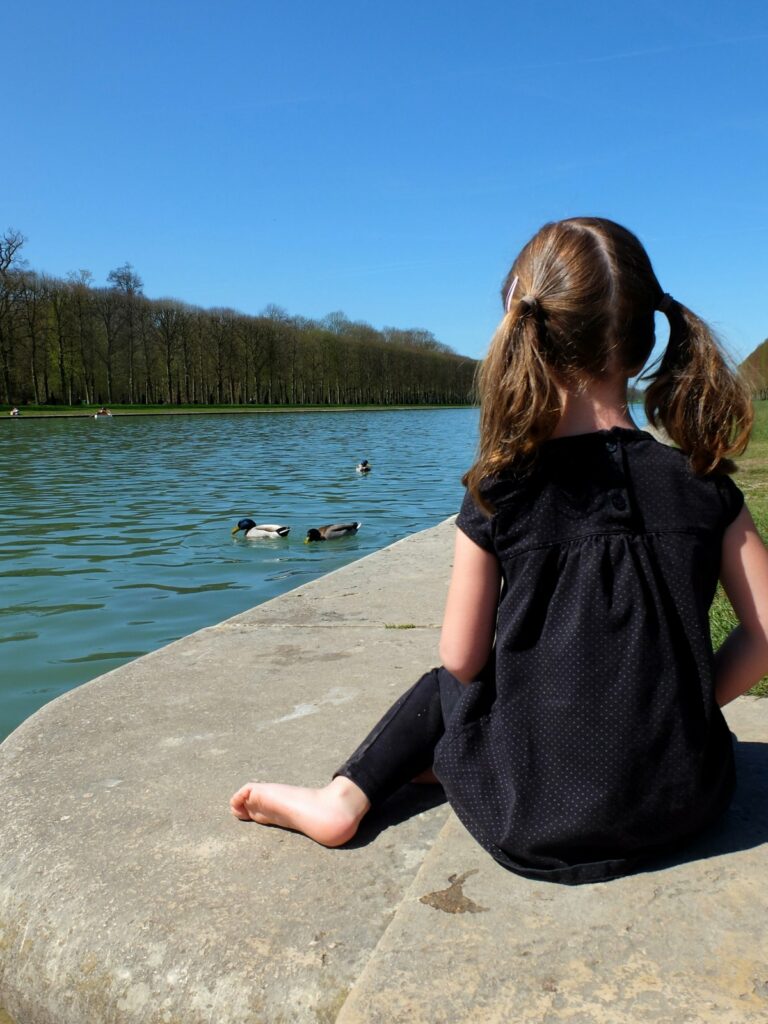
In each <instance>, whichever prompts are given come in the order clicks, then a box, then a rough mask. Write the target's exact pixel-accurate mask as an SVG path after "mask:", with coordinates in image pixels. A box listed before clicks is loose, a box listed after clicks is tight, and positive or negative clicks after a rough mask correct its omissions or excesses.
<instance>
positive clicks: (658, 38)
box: [0, 0, 768, 358]
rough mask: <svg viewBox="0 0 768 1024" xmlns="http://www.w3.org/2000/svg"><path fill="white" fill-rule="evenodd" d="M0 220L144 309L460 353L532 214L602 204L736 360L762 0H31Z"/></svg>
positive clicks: (22, 27)
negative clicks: (367, 333)
mask: <svg viewBox="0 0 768 1024" xmlns="http://www.w3.org/2000/svg"><path fill="white" fill-rule="evenodd" d="M0 37H2V38H3V79H4V83H5V89H4V91H5V103H4V116H3V119H2V137H3V141H4V143H5V145H4V146H3V149H4V154H3V157H2V161H0V185H1V186H2V187H0V230H1V229H3V228H5V227H8V226H12V227H14V228H17V229H19V230H21V231H22V232H23V233H24V234H25V235H26V236H27V238H28V243H27V245H26V246H25V254H26V256H27V258H28V260H29V262H30V264H31V265H32V266H33V267H34V268H36V269H39V270H44V271H47V272H49V273H52V274H56V275H62V276H63V275H64V274H66V273H67V272H68V271H70V270H76V269H79V268H88V269H90V270H91V271H92V272H93V274H94V275H95V278H96V280H97V282H98V283H104V281H105V278H106V275H107V273H108V272H109V270H110V269H112V268H113V267H116V266H118V265H120V264H122V263H124V262H126V261H129V262H131V263H132V264H133V265H134V266H135V267H136V269H137V270H138V272H139V273H140V275H141V276H142V278H143V280H144V283H145V292H146V294H147V295H150V296H152V297H159V296H168V295H169V296H174V297H176V298H180V299H184V300H186V301H188V302H191V303H195V304H198V305H202V306H231V307H234V308H236V309H240V310H243V311H245V312H251V313H256V312H259V311H260V310H261V309H263V308H264V307H265V306H266V305H267V304H270V303H276V304H278V305H280V306H283V307H285V308H286V309H288V310H289V312H291V313H295V314H301V315H304V316H310V317H322V316H323V315H325V314H326V313H328V312H330V311H333V310H343V311H344V312H345V313H346V314H347V315H348V316H349V317H350V318H352V319H362V320H366V321H368V322H369V323H372V324H373V325H374V326H376V327H381V326H384V325H392V326H396V327H423V328H427V329H428V330H431V331H433V332H434V334H435V335H436V336H437V337H438V338H440V339H441V340H442V341H444V342H446V343H447V344H449V345H451V346H452V347H454V348H455V349H456V350H457V351H459V352H462V353H465V354H468V355H472V356H480V355H482V353H483V352H484V350H485V347H486V346H487V342H488V339H489V337H490V335H491V333H492V330H493V327H494V325H495V323H496V322H497V320H498V317H499V315H500V309H501V306H500V300H499V296H498V289H499V285H500V282H501V280H502V279H503V277H504V275H505V273H506V270H507V268H508V266H509V263H510V262H511V260H512V258H513V257H514V255H515V253H516V252H517V250H518V249H519V248H520V246H521V245H522V244H523V243H524V242H525V241H526V240H527V238H528V237H529V236H530V235H531V234H532V233H533V232H534V231H535V230H536V229H537V228H538V227H539V226H540V225H541V224H542V223H543V222H545V221H547V220H552V219H557V218H560V217H565V216H570V215H581V214H594V215H600V216H608V217H612V218H614V219H616V220H619V221H621V222H622V223H625V224H626V225H627V226H628V227H630V228H631V229H632V230H634V231H635V232H636V233H637V234H639V235H640V237H641V239H642V240H643V241H644V242H645V244H646V246H647V248H648V250H649V252H650V255H651V258H652V260H653V262H654V265H655V267H656V270H657V273H658V276H659V278H660V280H661V283H662V286H663V287H664V288H665V289H667V290H668V291H669V292H671V293H672V294H674V295H675V296H676V297H678V298H679V299H681V300H682V301H684V302H685V303H686V304H687V305H689V306H691V308H693V309H694V310H696V312H698V313H700V314H701V315H702V316H704V317H705V318H707V319H708V320H710V322H711V323H713V324H714V326H715V327H716V328H717V329H718V330H719V332H720V333H721V335H722V336H723V337H724V338H725V340H726V343H727V344H728V346H729V347H730V349H731V351H732V352H733V353H734V355H736V356H737V357H738V358H743V357H744V356H745V355H747V354H748V353H749V352H750V351H751V350H752V349H753V348H754V347H755V346H756V345H757V344H758V343H759V342H761V341H762V340H763V339H764V338H765V337H766V335H768V308H767V306H768V304H766V301H765V297H764V296H765V290H766V283H765V279H766V264H767V262H768V260H767V256H766V246H767V245H768V188H767V186H768V95H767V89H766V86H767V85H768V59H766V55H767V54H768V6H767V5H766V4H765V3H764V2H762V3H758V2H751V3H741V2H738V0H736V2H732V3H730V4H728V5H721V4H714V3H701V2H699V3H693V2H692V0H679V2H676V3H669V2H666V3H660V2H657V0H646V2H644V3H643V4H637V3H628V2H623V0H617V2H614V3H612V4H608V3H606V2H605V0H601V2H594V0H586V2H581V0H579V2H577V3H573V2H572V0H570V2H561V0H555V2H542V3H540V4H530V5H526V6H525V7H523V6H521V5H518V4H511V3H502V2H497V0H474V2H472V3H458V2H451V0H441V2H439V3H438V2H436V0H409V2H408V3H403V2H400V0H395V2H390V3H389V4H387V5H386V6H382V5H380V4H373V3H369V2H365V0H362V2H361V0H357V2H355V3H352V2H349V0H342V2H329V3H325V4H319V3H317V0H315V2H307V0H301V2H284V3H282V4H276V3H272V4H268V3H266V2H263V0H219V2H218V3H213V2H206V3H203V2H201V0H184V2H183V3H182V2H180V0H162V2H158V0H152V2H150V0H134V2H133V3H131V4H127V5H111V4H105V3H104V2H103V0H101V2H99V3H96V2H93V0H75V2H74V3H71V4H63V3H61V0H57V2H55V3H54V2H52V0H30V3H28V4H24V5H22V4H18V3H16V4H5V5H3V8H2V10H1V11H0Z"/></svg>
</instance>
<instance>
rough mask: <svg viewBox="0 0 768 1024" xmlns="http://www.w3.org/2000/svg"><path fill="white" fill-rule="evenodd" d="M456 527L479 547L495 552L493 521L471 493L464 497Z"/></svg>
mask: <svg viewBox="0 0 768 1024" xmlns="http://www.w3.org/2000/svg"><path fill="white" fill-rule="evenodd" d="M456 525H457V526H458V528H459V529H460V530H461V532H462V533H465V534H466V535H467V537H469V539H470V540H473V541H474V542H475V544H477V545H478V546H479V547H481V548H484V549H485V550H486V551H493V552H495V550H496V549H495V547H494V543H493V520H492V518H491V517H489V516H488V514H487V513H486V512H483V510H482V509H481V508H479V507H478V506H477V504H476V503H475V501H474V499H473V497H472V495H471V494H470V493H469V491H467V493H466V494H465V495H464V501H463V502H462V503H461V510H460V512H459V514H458V516H457V517H456Z"/></svg>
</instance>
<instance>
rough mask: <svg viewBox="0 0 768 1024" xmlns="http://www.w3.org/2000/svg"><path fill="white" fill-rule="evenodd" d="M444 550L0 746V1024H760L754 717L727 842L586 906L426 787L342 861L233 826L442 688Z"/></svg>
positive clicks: (740, 727) (340, 580)
mask: <svg viewBox="0 0 768 1024" xmlns="http://www.w3.org/2000/svg"><path fill="white" fill-rule="evenodd" d="M452 532H453V529H452V526H451V525H450V523H445V524H442V525H441V526H439V527H436V528H435V529H434V530H429V531H425V532H424V533H421V534H417V535H416V536H414V537H411V538H408V539H407V540H405V541H402V542H400V543H398V544H396V545H393V546H392V547H390V548H387V549H385V550H384V551H381V552H377V553H376V554H374V555H371V556H369V557H368V558H366V559H363V560H361V561H360V562H356V563H354V564H353V565H350V566H347V567H345V568H344V569H342V570H339V571H338V572H337V573H333V574H331V575H330V576H327V577H324V578H323V579H322V580H318V581H315V582H314V583H310V584H307V585H305V586H304V587H301V588H300V589H299V590H296V591H294V592H292V593H290V594H287V595H284V596H283V597H281V598H277V599H276V600H274V601H271V602H269V603H267V604H265V605H261V606H260V607H258V608H254V609H252V610H250V611H248V612H246V613H244V614H242V615H239V616H237V617H235V618H233V619H230V620H228V621H226V622H224V623H221V624H220V625H218V626H215V627H212V628H210V629H207V630H203V631H201V632H199V633H196V634H193V635H192V636H190V637H186V638H185V639H183V640H180V641H179V642H177V643H175V644H173V645H171V646H169V647H167V648H165V649H163V650H161V651H157V652H155V653H154V654H151V655H148V656H147V657H145V658H141V659H139V660H138V661H135V662H132V663H131V664H129V665H126V666H123V668H121V669H118V670H117V671H115V672H112V673H110V674H109V675H107V676H103V677H101V678H100V679H98V680H95V681H94V682H92V683H89V684H87V685H86V686H84V687H80V688H79V689H78V690H75V691H73V692H72V693H70V694H67V695H65V696H64V697H62V698H60V699H59V700H57V701H55V702H53V703H52V704H50V705H48V706H47V707H45V708H43V709H42V710H41V711H40V712H38V713H37V714H36V715H35V716H33V717H32V718H31V719H29V720H28V721H27V722H26V723H24V725H22V726H21V728H20V729H18V730H17V731H16V732H15V733H14V734H13V735H12V736H11V737H9V739H8V740H7V741H6V743H5V744H3V745H2V747H0V814H2V818H1V819H0V820H2V822H3V827H2V830H1V831H0V1007H3V1008H4V1010H5V1011H7V1013H6V1014H4V1012H3V1010H0V1024H202V1022H205V1024H246V1022H247V1024H262V1022H263V1024H273V1022H274V1024H305V1022H306V1024H317V1022H328V1024H331V1022H333V1021H336V1020H338V1021H339V1024H363V1022H365V1024H377V1022H381V1024H385V1022H386V1024H398V1022H406V1021H408V1022H409V1024H410V1022H414V1024H419V1022H424V1024H456V1022H465V1021H466V1022H482V1024H496V1022H498V1024H502V1022H504V1024H506V1022H508V1021H520V1022H542V1024H560V1022H563V1024H596V1022H602V1021H606V1022H609V1024H646V1022H654V1024H655V1022H659V1024H709V1022H710V1021H711V1022H713V1024H714V1022H715V1021H717V1022H718V1024H757V1022H758V1021H759V1022H761V1024H762V1022H764V1021H765V1020H768V927H767V926H766V904H767V903H768V899H767V898H766V896H765V878H766V874H767V873H768V845H767V844H766V840H768V700H766V701H756V700H754V699H751V698H742V699H741V700H739V701H737V702H735V703H734V704H733V705H731V706H730V707H729V708H728V709H727V714H728V717H729V720H730V722H731V725H732V728H733V729H734V731H735V732H736V734H737V735H738V737H739V744H738V760H739V770H740V780H741V781H740V786H739V791H738V795H737V798H736V800H735V802H734V804H733V807H732V809H731V810H730V812H729V814H728V815H727V817H726V819H725V820H724V821H723V822H722V824H721V825H719V826H718V827H717V829H715V830H713V831H712V832H711V833H710V834H709V835H707V836H706V837H703V838H702V839H701V840H700V841H699V842H698V843H697V844H695V845H694V846H692V847H691V848H690V849H688V850H687V851H686V853H685V855H684V856H681V857H680V858H679V859H677V860H676V861H670V862H667V863H664V864H656V865H654V866H653V868H652V870H647V871H645V872H643V873H641V874H637V875H634V876H632V877H630V878H626V879H620V880H617V881H613V882H608V883H603V884H601V885H587V886H580V887H577V888H567V887H563V886H556V885H552V884H548V883H544V882H532V881H529V880H526V879H521V878H518V877H517V876H515V875H512V874H509V873H508V872H506V871H504V870H503V869H502V868H500V867H499V866H498V865H496V864H495V863H494V861H492V860H491V859H490V857H488V855H487V854H485V853H484V852H483V851H482V850H481V849H480V848H479V847H478V846H477V845H476V844H475V843H474V842H473V840H472V839H471V838H470V837H469V836H468V834H467V833H466V832H465V831H464V829H463V828H462V827H461V825H460V824H459V823H458V822H457V820H456V819H455V818H454V817H453V815H451V814H449V812H448V809H447V807H446V806H445V805H444V804H442V803H441V802H440V800H439V797H438V792H439V791H436V790H435V788H434V787H408V788H407V789H406V790H404V791H403V792H402V794H400V795H399V797H398V798H397V799H396V800H393V801H391V802H390V803H389V804H388V805H387V806H385V807H384V808H382V809H381V811H380V812H379V813H378V815H377V816H376V817H375V818H372V819H371V820H370V821H369V822H367V824H366V825H365V828H364V830H363V831H362V832H361V834H360V836H359V837H358V838H357V839H356V840H355V842H353V843H352V844H350V846H349V847H347V848H344V849H341V850H325V849H323V848H322V847H320V846H317V845H316V844H314V843H312V842H310V841H309V840H307V839H305V838H303V837H301V836H298V835H294V834H292V833H287V832H282V831H280V830H277V829H264V828H260V827H258V826H256V825H251V824H247V823H244V822H238V821H236V820H235V819H234V818H232V817H231V816H230V815H229V812H228V809H227V802H228V799H229V796H230V794H231V792H232V791H233V790H234V789H235V788H236V787H237V786H239V785H240V784H241V783H242V782H244V781H246V780H247V779H249V778H275V779H280V780H283V781H287V782H302V783H308V784H313V783H320V782H322V781H324V780H325V779H327V778H328V777H329V775H330V774H331V772H332V771H333V769H334V768H335V767H336V766H337V765H338V763H339V762H340V761H341V760H342V759H343V758H344V757H345V756H346V755H347V754H348V753H349V751H350V750H351V749H352V748H353V747H354V746H355V745H356V744H357V742H358V741H359V740H360V738H361V737H362V736H363V735H364V734H365V732H366V731H367V730H368V728H369V727H370V725H371V724H372V723H373V722H374V721H375V720H376V718H377V717H378V716H379V715H380V713H381V712H382V711H383V710H384V709H385V708H386V707H387V706H388V705H389V704H390V703H391V701H392V700H393V699H394V697H395V696H396V695H398V694H399V693H400V692H401V691H402V690H403V689H404V687H405V686H407V685H408V684H409V683H410V682H412V681H413V679H415V678H416V677H417V676H418V675H419V674H420V672H421V671H423V670H424V669H425V668H427V667H429V666H430V665H432V664H434V662H435V660H436V658H437V640H438V624H439V622H440V619H441V615H442V605H443V600H444V594H445V585H446V583H447V579H448V573H449V563H450V556H451V547H452ZM388 627H389V628H388ZM393 627H400V628H393ZM404 627H405V628H404Z"/></svg>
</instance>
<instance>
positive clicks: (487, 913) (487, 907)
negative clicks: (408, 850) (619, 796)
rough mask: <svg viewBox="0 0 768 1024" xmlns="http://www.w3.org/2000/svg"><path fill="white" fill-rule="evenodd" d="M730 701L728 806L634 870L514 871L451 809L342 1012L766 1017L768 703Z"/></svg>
mask: <svg viewBox="0 0 768 1024" xmlns="http://www.w3.org/2000/svg"><path fill="white" fill-rule="evenodd" d="M727 713H728V718H729V722H730V724H731V727H732V729H733V730H734V732H735V733H736V735H737V736H738V737H739V743H738V746H737V750H738V762H739V773H740V784H739V791H738V795H737V797H736V799H735V801H734V803H733V805H732V807H731V810H730V811H729V812H728V814H727V816H726V817H725V819H724V820H723V822H722V823H721V824H719V825H718V826H717V828H715V829H713V830H712V831H711V832H710V833H709V834H708V835H707V836H705V837H702V838H701V839H700V840H699V841H697V842H696V843H695V844H694V845H693V846H691V847H689V848H688V849H687V850H686V851H685V853H684V854H682V855H681V856H680V857H679V858H677V859H675V860H670V861H667V862H664V863H662V864H656V865H654V866H653V868H652V869H650V870H647V871H645V872H642V873H640V874H636V875H632V876H630V877H628V878H623V879H617V880H615V881H612V882H604V883H602V884H596V885H583V886H577V887H567V886H559V885H553V884H552V883H547V882H532V881H529V880H526V879H523V878H519V877H517V876H516V875H513V874H510V873H508V872H506V871H505V870H504V869H503V868H501V867H499V865H497V864H496V863H495V862H494V861H493V860H492V859H491V858H490V857H489V856H488V855H487V854H485V853H484V852H483V851H482V850H481V849H480V847H478V846H477V844H476V843H475V842H474V841H473V840H472V838H471V837H470V836H469V834H468V833H467V832H466V831H465V830H464V828H463V827H462V826H461V825H460V824H459V822H458V820H457V819H456V818H455V817H454V816H453V815H451V817H450V819H449V820H448V822H447V824H446V825H445V826H444V828H443V830H442V832H441V834H440V836H439V837H438V840H437V841H436V842H435V844H434V846H433V847H432V850H431V851H430V853H429V854H428V855H427V857H426V858H425V862H424V864H423V866H422V868H421V870H420V871H419V873H418V874H417V875H416V878H415V879H414V882H413V885H412V886H411V888H410V890H409V892H408V894H407V896H406V897H405V898H404V900H403V902H402V904H401V906H400V909H399V910H398V912H397V914H396V915H395V918H394V920H393V922H392V924H391V925H390V926H389V928H388V929H387V931H386V932H385V934H384V937H383V938H382V940H381V942H380V943H379V946H378V947H377V949H376V952H375V954H374V956H373V957H372V958H371V959H370V960H369V962H368V965H367V967H366V969H365V970H364V972H363V974H362V976H361V978H360V980H359V981H358V982H357V984H356V985H355V987H354V988H353V990H352V993H351V995H350V997H349V999H348V1000H347V1002H346V1003H345V1005H344V1007H343V1009H342V1011H341V1014H340V1016H339V1018H338V1024H394V1022H400V1021H403V1022H405V1021H408V1022H412V1024H422V1022H423V1024H455V1022H464V1021H482V1022H483V1024H506V1022H508V1021H521V1022H522V1021H525V1022H528V1021H531V1022H539V1021H541V1022H547V1024H555V1022H558V1024H559V1022H564V1024H598V1022H602V1021H605V1022H606V1024H646V1022H648V1024H650V1022H654V1024H704V1022H707V1024H708V1022H710V1021H711V1022H712V1024H715V1022H717V1024H764V1022H765V1021H766V1020H768V920H767V915H766V910H767V909H768V898H767V897H766V888H765V880H766V877H768V846H766V840H768V743H767V742H766V740H768V700H763V701H761V700H756V699H754V698H747V697H745V698H741V699H740V700H739V701H736V702H735V703H734V704H733V705H731V706H730V707H729V708H728V709H727Z"/></svg>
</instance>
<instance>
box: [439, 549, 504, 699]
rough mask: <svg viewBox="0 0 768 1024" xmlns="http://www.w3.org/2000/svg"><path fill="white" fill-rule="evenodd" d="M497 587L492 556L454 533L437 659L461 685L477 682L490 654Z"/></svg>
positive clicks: (495, 562)
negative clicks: (451, 569) (452, 554)
mask: <svg viewBox="0 0 768 1024" xmlns="http://www.w3.org/2000/svg"><path fill="white" fill-rule="evenodd" d="M500 585H501V570H500V568H499V560H498V559H497V558H496V555H494V554H492V553H491V552H489V551H486V550H485V549H484V548H481V547H479V545H477V544H475V542H474V541H472V540H470V539H469V537H467V535H466V534H465V533H462V532H461V530H457V531H456V551H455V555H454V560H453V574H452V576H451V584H450V586H449V588H448V600H447V602H446V606H445V615H444V616H443V630H442V633H441V634H440V657H441V659H442V662H443V665H444V666H445V667H446V668H447V669H448V671H449V672H450V673H452V674H453V675H454V676H456V678H457V679H458V680H460V681H461V682H462V683H471V682H472V681H473V680H474V679H477V677H478V674H479V673H480V671H481V669H482V668H483V666H484V665H485V663H486V661H487V660H488V655H489V654H490V653H491V647H492V646H493V637H494V633H495V632H496V609H497V607H498V604H499V587H500Z"/></svg>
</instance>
